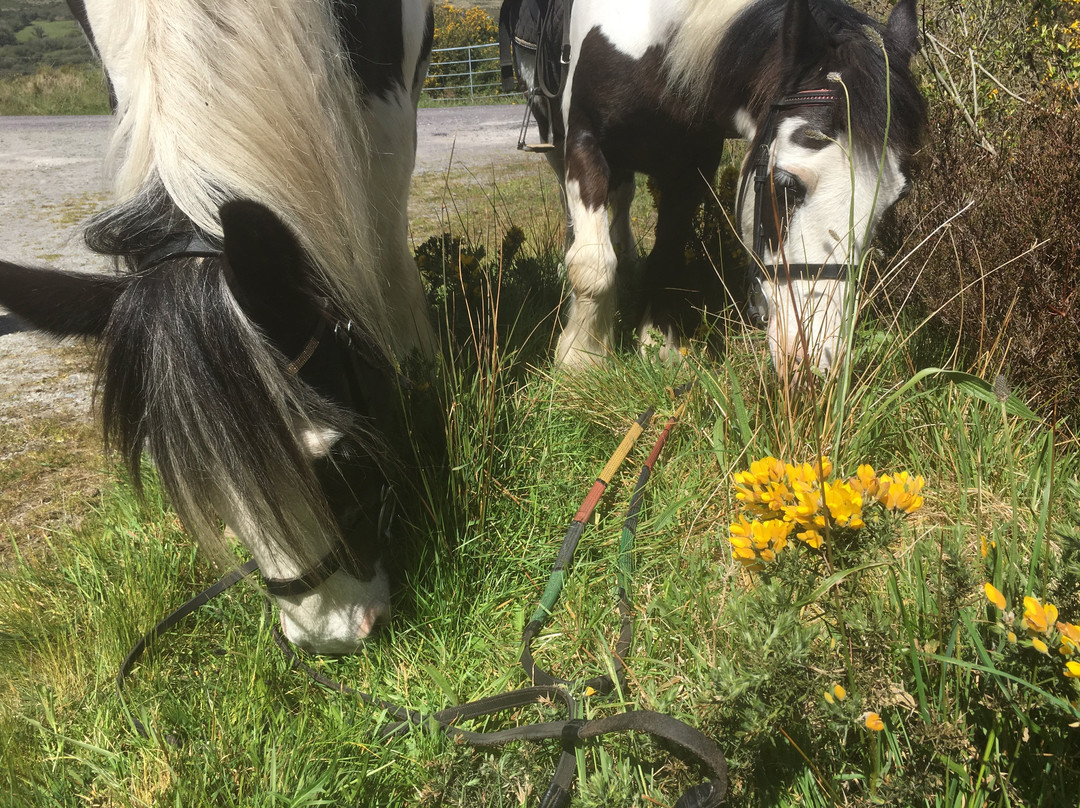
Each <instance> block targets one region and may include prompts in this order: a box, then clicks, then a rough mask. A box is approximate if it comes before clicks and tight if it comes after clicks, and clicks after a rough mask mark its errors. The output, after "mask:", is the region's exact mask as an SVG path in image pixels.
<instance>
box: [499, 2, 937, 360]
mask: <svg viewBox="0 0 1080 808" xmlns="http://www.w3.org/2000/svg"><path fill="white" fill-rule="evenodd" d="M508 1H517V0H508ZM567 2H569V0H567ZM568 44H569V48H570V59H569V65H568V76H567V79H566V84H565V88H564V89H563V92H562V98H561V106H559V105H555V104H548V105H546V107H547V108H549V109H552V111H553V112H552V115H553V117H557V120H556V121H555V122H554V123H548V124H546V125H547V126H548V127H549V131H551V132H552V133H554V139H555V140H556V144H557V143H558V139H559V137H560V136H561V137H562V139H563V140H564V146H563V163H564V165H565V176H564V187H565V195H566V204H567V209H568V218H569V221H570V223H571V225H572V237H571V240H570V246H569V249H568V251H567V256H566V263H567V274H568V277H569V282H570V287H571V289H572V291H573V298H572V300H571V303H570V308H569V314H568V318H567V322H566V325H565V327H564V330H563V332H562V335H561V336H560V339H559V343H558V348H557V358H558V360H559V361H562V362H566V363H568V364H571V365H580V364H584V363H588V362H593V361H596V360H597V359H599V358H601V357H603V356H604V355H605V354H606V353H607V352H608V351H610V349H611V346H612V342H613V338H614V320H615V280H616V269H617V263H618V257H619V255H620V253H621V252H626V251H630V250H632V248H633V240H632V236H631V235H630V232H629V214H628V208H629V204H630V201H631V200H632V198H633V176H634V173H635V172H642V173H645V174H648V175H650V176H651V177H652V178H653V180H654V182H655V187H656V188H657V190H658V195H657V196H658V199H657V225H656V241H655V245H654V247H653V250H652V252H651V253H650V255H649V257H648V259H647V261H646V265H645V269H644V278H643V289H644V297H645V302H646V304H645V307H644V315H643V317H642V319H641V321H640V323H639V326H638V334H639V337H640V339H641V341H642V343H643V344H648V343H649V342H651V341H653V340H654V339H657V338H659V340H661V341H662V343H663V346H662V352H665V353H666V352H667V351H670V350H672V349H674V348H676V347H678V346H679V344H680V340H681V337H682V334H684V333H685V332H686V331H687V330H688V329H692V327H693V325H694V322H695V316H696V315H695V314H694V313H693V308H694V306H695V302H696V301H697V300H698V293H699V291H700V290H701V289H702V287H703V285H704V284H703V280H704V279H703V278H700V277H695V276H694V273H693V272H691V271H690V270H689V269H688V268H687V266H686V261H685V247H686V243H687V241H688V239H689V237H690V235H691V223H692V218H693V215H694V213H695V212H696V210H697V208H698V206H699V205H700V203H701V202H702V200H703V199H704V197H705V195H706V193H707V190H708V186H707V181H708V180H711V178H712V177H713V176H714V175H715V173H716V169H717V167H718V166H719V162H720V159H721V155H722V149H723V142H724V139H725V138H726V137H734V136H742V137H743V138H745V139H746V140H747V141H749V143H750V148H749V149H748V152H747V158H746V161H745V162H744V164H743V168H742V179H741V182H740V193H739V197H738V200H737V203H736V207H737V210H736V219H737V222H738V226H739V230H740V233H741V235H742V237H743V239H744V241H745V243H746V245H747V246H749V247H751V248H752V252H753V257H752V259H753V261H754V264H755V268H754V278H753V279H752V280H753V282H752V283H751V287H752V289H753V291H752V294H751V306H752V308H753V309H754V310H755V311H756V313H757V315H758V317H759V318H760V319H761V320H765V321H767V324H768V342H769V347H770V352H771V354H772V358H773V361H774V364H775V366H776V368H777V370H778V371H779V372H780V373H781V374H782V375H784V374H786V373H788V372H789V371H792V370H794V369H795V368H796V367H798V366H801V365H804V363H807V360H808V364H809V365H811V366H813V367H817V368H819V369H821V370H827V369H828V368H829V367H831V366H832V365H833V364H835V363H836V361H837V358H838V351H839V347H840V331H841V325H842V316H843V312H844V308H845V298H846V297H847V296H848V294H849V286H854V282H853V280H851V279H849V268H854V267H857V266H858V264H859V261H860V259H861V256H862V254H863V251H864V250H865V248H866V245H867V244H868V243H869V241H870V239H871V238H872V235H873V232H874V228H875V225H876V224H877V222H878V221H879V219H880V217H881V215H882V213H883V212H884V211H886V210H887V209H888V208H889V207H890V206H891V205H892V204H894V203H895V202H896V201H897V199H899V198H900V196H901V195H902V194H903V193H904V192H905V190H906V189H907V187H908V184H909V180H908V168H909V163H910V161H911V157H912V155H913V153H914V152H915V150H916V149H917V147H918V144H919V138H920V136H921V133H922V130H923V128H924V124H925V105H924V102H923V100H922V98H921V97H920V95H919V93H918V90H917V87H916V85H915V82H914V80H913V79H912V77H911V74H910V71H909V63H910V60H911V57H912V56H913V55H914V53H915V52H916V50H917V49H918V20H917V15H916V9H915V0H900V2H899V4H898V5H897V6H896V7H895V9H894V10H893V12H892V14H891V15H890V17H889V20H888V22H887V24H886V25H885V26H884V27H882V26H880V25H879V24H877V23H876V22H874V21H873V20H872V19H871V18H869V17H868V16H866V15H865V14H863V13H861V12H859V11H857V10H855V9H853V8H851V7H850V6H848V5H847V4H846V3H844V2H842V0H809V1H808V0H622V1H621V2H614V0H576V1H575V2H574V3H573V5H572V13H571V16H570V25H569V33H568ZM518 61H519V64H520V62H521V60H520V59H519V60H518ZM519 75H522V74H521V73H519ZM556 111H557V113H558V115H556ZM556 169H557V170H558V166H556ZM608 206H610V207H611V214H612V215H611V221H610V224H609V220H608V216H607V208H608ZM848 302H850V299H849V300H848Z"/></svg>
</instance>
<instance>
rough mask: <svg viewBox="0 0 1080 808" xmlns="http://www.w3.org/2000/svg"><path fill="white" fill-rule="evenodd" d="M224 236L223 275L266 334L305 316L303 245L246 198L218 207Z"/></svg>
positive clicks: (269, 213) (307, 306) (266, 210)
mask: <svg viewBox="0 0 1080 808" xmlns="http://www.w3.org/2000/svg"><path fill="white" fill-rule="evenodd" d="M218 214H219V216H220V217H221V228H222V232H223V233H224V235H225V240H224V241H225V247H224V250H225V279H226V282H227V283H228V284H229V289H230V290H231V291H232V293H233V296H234V297H235V298H236V301H237V303H239V304H240V308H242V309H243V310H244V313H245V314H246V315H247V316H248V318H249V319H251V320H252V321H253V322H254V323H255V324H256V325H258V326H259V327H260V328H262V329H263V330H264V331H266V332H267V333H269V334H271V335H276V334H278V333H280V330H281V328H282V324H284V323H289V322H291V321H296V320H297V319H306V315H307V314H308V311H307V310H308V309H311V308H313V304H312V303H311V301H310V297H309V294H308V291H307V287H308V283H307V281H306V276H305V258H304V249H303V247H301V246H300V242H299V240H298V239H297V238H296V236H295V235H294V234H293V232H292V230H291V229H289V227H288V225H286V224H285V223H284V222H283V221H281V219H280V218H278V216H277V214H275V213H274V212H273V211H272V210H270V209H269V208H267V207H266V206H265V205H261V204H259V203H258V202H252V201H250V200H237V201H233V202H226V203H225V204H224V205H222V206H221V208H220V210H219V211H218Z"/></svg>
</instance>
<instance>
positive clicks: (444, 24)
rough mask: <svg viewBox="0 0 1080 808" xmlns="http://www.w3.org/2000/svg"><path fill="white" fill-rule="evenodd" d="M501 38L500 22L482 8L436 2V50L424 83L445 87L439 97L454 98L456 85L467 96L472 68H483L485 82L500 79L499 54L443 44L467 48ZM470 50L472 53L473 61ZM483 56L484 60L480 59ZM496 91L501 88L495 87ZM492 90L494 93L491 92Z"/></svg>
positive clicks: (477, 69)
mask: <svg viewBox="0 0 1080 808" xmlns="http://www.w3.org/2000/svg"><path fill="white" fill-rule="evenodd" d="M498 38H499V26H498V24H497V23H496V22H495V20H493V19H492V18H491V17H490V16H488V14H487V13H486V12H485V11H484V10H483V9H480V8H477V7H475V6H474V7H470V8H462V7H460V6H455V5H453V4H452V3H448V2H443V3H439V4H437V5H436V6H435V41H434V47H435V48H436V51H435V53H433V54H432V58H431V67H430V68H428V75H427V79H426V80H425V87H427V88H442V89H440V90H439V97H441V98H453V97H454V95H455V93H456V92H457V91H456V89H455V88H456V87H462V88H464V89H465V90H466V93H465V95H466V97H468V92H467V90H468V88H469V79H470V76H469V74H470V68H472V70H473V71H484V73H483V74H482V76H483V78H484V81H483V82H482V83H485V84H486V83H496V82H497V81H498V75H499V74H498V70H499V64H498V54H497V53H496V50H495V49H494V48H492V49H490V51H484V52H483V53H481V52H479V51H465V50H451V51H443V50H440V49H444V48H464V47H466V46H469V45H490V44H491V43H493V42H495V41H496V40H497V39H498ZM469 54H472V58H471V63H470V57H469ZM481 59H483V61H481ZM495 89H496V91H497V89H498V88H495ZM489 94H491V93H489Z"/></svg>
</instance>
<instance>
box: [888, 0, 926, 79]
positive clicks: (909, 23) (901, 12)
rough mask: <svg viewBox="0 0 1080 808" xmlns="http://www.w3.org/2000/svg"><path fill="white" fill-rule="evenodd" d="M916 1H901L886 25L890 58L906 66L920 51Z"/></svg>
mask: <svg viewBox="0 0 1080 808" xmlns="http://www.w3.org/2000/svg"><path fill="white" fill-rule="evenodd" d="M915 3H916V0H900V2H899V3H897V4H896V8H894V9H893V10H892V14H890V15H889V21H888V22H887V23H886V24H885V48H886V50H888V52H889V56H890V57H892V58H894V59H900V60H902V61H903V63H904V64H905V65H906V64H907V63H908V62H910V61H911V57H912V56H914V55H915V54H916V53H917V52H918V50H919V13H918V10H917V9H916V7H915Z"/></svg>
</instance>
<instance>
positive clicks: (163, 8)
mask: <svg viewBox="0 0 1080 808" xmlns="http://www.w3.org/2000/svg"><path fill="white" fill-rule="evenodd" d="M90 5H91V6H92V7H91V9H90V14H91V23H92V25H93V26H94V35H95V40H96V42H97V45H98V48H99V50H100V53H101V57H102V61H103V62H104V64H105V65H106V68H107V70H108V71H109V75H110V79H111V80H112V82H113V84H114V86H115V88H116V93H117V104H118V106H117V110H116V117H117V126H116V131H115V134H114V136H113V140H112V144H111V147H110V157H111V160H112V162H113V163H114V165H115V172H116V193H117V196H118V199H119V200H120V202H121V204H123V203H124V202H126V201H128V200H132V199H134V198H136V197H145V196H146V195H147V194H152V193H154V192H153V191H152V190H151V189H152V186H154V185H155V184H160V186H161V187H162V188H164V190H165V193H166V194H167V196H168V197H169V199H171V200H172V202H173V204H174V205H175V206H176V207H177V208H178V209H179V211H181V212H182V213H183V215H184V216H186V217H187V218H188V220H190V222H191V223H192V224H193V225H194V226H195V227H196V228H198V229H199V230H201V231H203V232H205V233H207V234H209V235H211V236H216V237H218V238H220V237H221V235H222V233H221V224H220V222H219V220H218V208H219V207H220V206H221V204H222V203H223V202H225V201H228V200H230V199H251V200H254V201H256V202H260V203H262V204H263V205H266V206H267V207H268V208H270V209H271V210H273V211H274V212H275V213H276V214H277V215H278V216H279V217H280V218H281V220H282V221H283V222H285V224H287V225H288V226H289V227H290V228H291V229H292V230H293V231H294V232H295V233H296V234H297V236H298V237H299V239H300V242H301V244H302V246H303V247H304V249H305V251H306V252H307V254H308V255H309V256H310V258H311V259H312V263H313V269H314V271H315V273H316V284H317V285H318V286H319V287H321V289H320V291H322V292H323V293H324V294H326V295H327V296H328V297H330V298H332V299H334V300H335V301H337V302H338V305H339V306H340V308H341V310H342V312H343V313H345V314H347V315H349V316H351V317H352V318H353V319H356V320H360V321H362V322H365V323H368V324H370V325H371V331H372V334H373V336H374V337H375V338H376V339H377V340H378V341H379V343H380V346H381V347H382V348H383V349H384V350H385V351H387V352H388V353H389V352H390V350H391V349H392V347H393V346H392V335H391V333H390V330H389V326H388V323H387V322H386V318H385V311H386V307H385V306H384V305H382V284H380V283H379V277H378V272H377V270H376V265H377V258H376V251H377V249H378V245H377V244H376V243H375V237H374V234H373V233H372V227H371V222H370V218H371V209H370V204H369V198H368V192H367V189H366V184H367V181H368V175H369V173H370V171H369V166H368V158H367V154H368V149H367V140H368V135H367V132H366V127H365V124H364V121H363V119H362V107H361V103H360V98H359V96H358V93H359V89H358V87H357V83H356V81H355V79H354V77H353V76H352V75H351V74H350V72H349V60H348V58H345V56H344V54H345V53H346V51H345V50H344V48H343V45H342V43H341V41H340V33H339V31H338V29H337V25H336V18H335V16H334V14H333V10H332V8H331V2H330V0H275V2H274V3H273V4H272V5H266V4H263V3H252V2H249V0H215V1H214V2H213V3H207V2H204V1H203V0H142V1H141V2H140V3H139V4H138V6H137V9H138V13H135V12H134V11H131V10H130V9H128V8H127V7H126V6H123V4H120V5H117V4H115V3H103V4H97V3H93V4H90Z"/></svg>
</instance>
